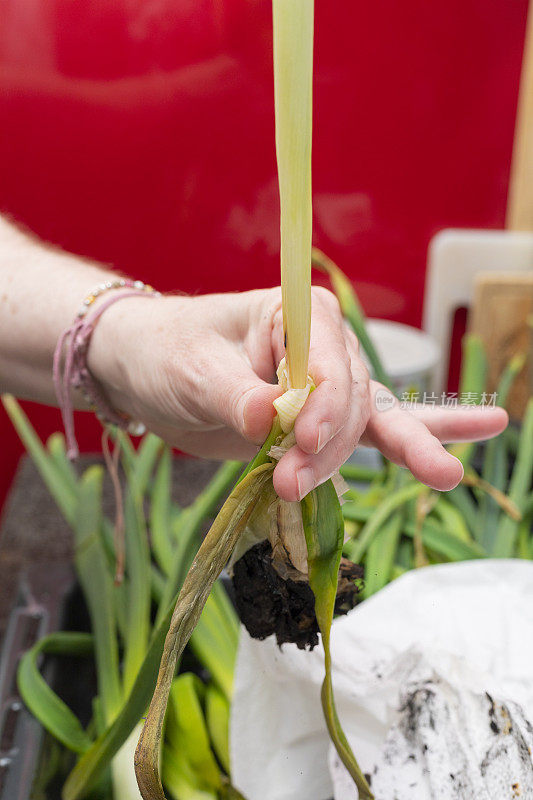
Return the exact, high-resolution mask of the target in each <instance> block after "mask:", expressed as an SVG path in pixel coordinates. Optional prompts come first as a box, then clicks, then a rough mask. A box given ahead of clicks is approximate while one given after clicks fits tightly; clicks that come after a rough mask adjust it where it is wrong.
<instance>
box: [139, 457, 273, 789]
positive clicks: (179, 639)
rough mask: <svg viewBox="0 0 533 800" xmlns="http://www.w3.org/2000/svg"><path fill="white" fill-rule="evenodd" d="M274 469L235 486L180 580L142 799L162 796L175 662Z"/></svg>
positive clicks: (146, 737) (142, 769)
mask: <svg viewBox="0 0 533 800" xmlns="http://www.w3.org/2000/svg"><path fill="white" fill-rule="evenodd" d="M272 471H273V466H272V464H264V465H263V466H261V467H257V468H256V469H254V470H253V472H250V473H249V474H248V475H247V476H246V478H245V479H244V480H242V481H240V482H239V483H238V484H237V485H236V486H235V488H234V489H233V491H232V493H231V494H230V496H229V497H228V499H227V500H226V502H225V503H224V505H223V506H222V508H221V510H220V511H219V513H218V515H217V517H216V519H215V521H214V522H213V525H212V526H211V528H210V530H209V532H208V533H207V535H206V537H205V539H204V540H203V542H202V544H201V546H200V549H199V551H198V554H197V556H196V558H195V560H194V562H193V565H192V567H191V569H190V571H189V573H188V575H187V578H186V579H185V581H184V584H183V588H182V590H181V592H180V595H179V597H178V601H177V603H176V607H175V609H174V613H173V614H172V620H171V624H170V627H169V630H168V634H167V637H166V640H165V647H164V651H163V656H162V659H161V665H160V669H159V676H158V680H157V685H156V689H155V691H154V695H153V697H152V702H151V703H150V708H149V709H148V715H147V717H146V722H145V724H144V728H143V732H142V734H141V738H140V739H139V744H138V746H137V751H136V754H135V771H136V774H137V781H138V783H139V788H140V790H141V794H142V795H143V798H145V800H156V798H157V800H163V799H164V796H165V795H164V792H163V787H162V785H161V780H160V777H159V744H160V738H161V730H162V726H163V721H164V717H165V711H166V706H167V701H168V694H169V692H170V687H171V684H172V679H173V677H174V671H175V669H176V664H177V661H178V659H179V658H180V656H181V653H182V652H183V649H184V648H185V646H186V644H187V642H188V641H189V638H190V636H191V633H192V631H193V630H194V627H195V625H196V624H197V622H198V619H199V617H200V614H201V612H202V609H203V607H204V605H205V603H206V601H207V598H208V596H209V593H210V591H211V588H212V586H213V583H214V582H215V580H216V579H217V577H218V576H219V574H220V572H221V571H222V569H223V568H224V566H225V564H226V562H227V560H228V558H229V556H230V555H231V553H232V551H233V548H234V547H235V544H236V543H237V541H238V539H239V537H240V535H241V533H242V531H243V529H244V527H245V526H246V523H247V521H248V519H249V517H250V515H251V513H252V511H253V509H254V507H255V505H256V503H257V501H258V499H259V497H260V496H261V493H262V491H263V487H264V485H265V484H266V483H267V482H268V481H271V479H272V477H271V476H272Z"/></svg>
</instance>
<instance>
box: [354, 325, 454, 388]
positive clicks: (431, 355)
mask: <svg viewBox="0 0 533 800" xmlns="http://www.w3.org/2000/svg"><path fill="white" fill-rule="evenodd" d="M367 329H368V334H369V336H370V338H371V339H372V342H373V343H374V346H375V348H376V350H377V352H378V355H379V356H380V358H381V361H382V363H383V366H384V368H385V372H387V373H388V375H389V376H390V377H391V379H392V381H393V382H394V384H395V387H396V389H397V390H398V391H400V392H401V391H403V390H406V389H408V388H409V387H410V386H417V387H419V388H421V389H422V391H423V390H424V389H428V388H432V387H430V386H429V385H428V377H429V375H430V373H431V372H432V370H433V369H434V368H435V366H436V365H437V364H438V363H439V359H440V349H439V346H438V344H437V342H436V341H435V340H434V339H433V338H432V337H431V336H430V335H429V334H428V333H425V332H424V331H421V330H419V329H418V328H413V327H411V326H410V325H403V324H402V323H400V322H391V321H390V320H385V319H368V320H367Z"/></svg>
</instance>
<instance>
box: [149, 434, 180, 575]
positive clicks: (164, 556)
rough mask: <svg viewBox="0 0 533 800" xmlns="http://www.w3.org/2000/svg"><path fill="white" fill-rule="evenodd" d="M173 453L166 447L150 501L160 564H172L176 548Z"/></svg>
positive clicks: (155, 550)
mask: <svg viewBox="0 0 533 800" xmlns="http://www.w3.org/2000/svg"><path fill="white" fill-rule="evenodd" d="M171 474H172V453H171V450H170V447H165V449H164V450H163V454H162V456H161V459H160V460H159V465H158V467H157V471H156V475H155V480H154V484H153V487H152V494H151V503H150V534H151V539H152V550H153V551H154V555H155V558H156V561H157V563H158V564H160V565H161V564H168V565H170V564H171V563H172V561H173V555H174V549H173V545H174V542H173V539H172V533H171V527H170V521H171V505H172V504H171V497H170V492H171Z"/></svg>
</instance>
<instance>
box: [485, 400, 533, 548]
mask: <svg viewBox="0 0 533 800" xmlns="http://www.w3.org/2000/svg"><path fill="white" fill-rule="evenodd" d="M532 475H533V398H531V399H530V400H529V402H528V404H527V408H526V413H525V417H524V422H523V425H522V431H521V434H520V444H519V446H518V452H517V454H516V461H515V465H514V469H513V474H512V477H511V482H510V484H509V498H510V499H511V500H512V501H513V503H515V505H517V506H518V508H519V509H522V508H523V507H524V506H525V504H526V501H527V499H528V496H529V494H530V492H531V480H532ZM518 528H519V523H518V522H517V521H516V520H513V519H511V518H510V517H509V516H505V517H504V519H503V521H502V523H501V525H500V528H499V530H498V536H497V538H496V542H495V544H494V551H493V556H494V557H495V558H510V557H512V556H513V555H514V554H515V546H516V541H517V536H518Z"/></svg>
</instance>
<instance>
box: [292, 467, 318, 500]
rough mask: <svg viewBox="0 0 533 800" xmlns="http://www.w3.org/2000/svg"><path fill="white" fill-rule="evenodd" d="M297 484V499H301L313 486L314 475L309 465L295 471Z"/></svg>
mask: <svg viewBox="0 0 533 800" xmlns="http://www.w3.org/2000/svg"><path fill="white" fill-rule="evenodd" d="M296 482H297V484H298V499H299V500H301V499H302V497H305V496H306V494H309V492H310V491H311V490H312V489H314V488H315V476H314V474H313V470H312V469H311V467H302V468H301V469H299V470H298V472H297V473H296Z"/></svg>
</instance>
